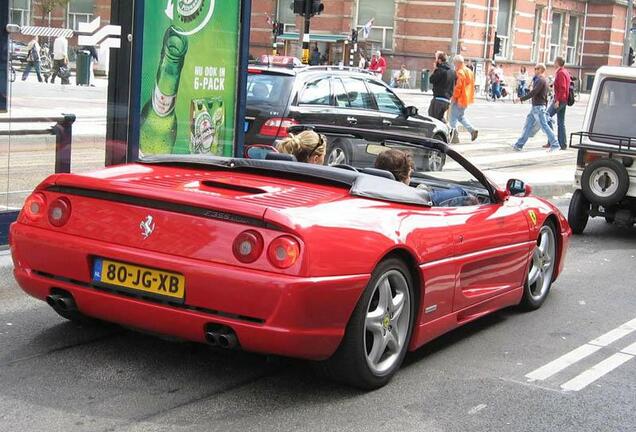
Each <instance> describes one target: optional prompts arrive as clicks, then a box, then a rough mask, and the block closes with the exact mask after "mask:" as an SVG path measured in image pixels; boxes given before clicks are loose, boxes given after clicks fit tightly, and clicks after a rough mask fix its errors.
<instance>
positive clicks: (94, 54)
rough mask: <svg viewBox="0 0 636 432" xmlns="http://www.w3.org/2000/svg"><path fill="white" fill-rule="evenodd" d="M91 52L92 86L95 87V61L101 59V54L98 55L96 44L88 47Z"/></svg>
mask: <svg viewBox="0 0 636 432" xmlns="http://www.w3.org/2000/svg"><path fill="white" fill-rule="evenodd" d="M87 49H88V51H89V52H90V56H91V57H90V60H89V61H90V74H91V75H90V81H89V82H90V86H91V87H95V63H97V62H98V61H99V56H98V55H97V49H95V46H94V45H91V46H88V47H87Z"/></svg>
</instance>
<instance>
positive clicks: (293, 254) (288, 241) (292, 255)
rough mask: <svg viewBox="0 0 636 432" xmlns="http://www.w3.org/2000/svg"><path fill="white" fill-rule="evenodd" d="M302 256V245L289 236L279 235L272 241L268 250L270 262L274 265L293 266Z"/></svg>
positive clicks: (281, 266) (281, 267) (283, 267)
mask: <svg viewBox="0 0 636 432" xmlns="http://www.w3.org/2000/svg"><path fill="white" fill-rule="evenodd" d="M299 256H300V245H299V244H298V242H297V241H296V240H295V239H294V238H292V237H289V236H282V237H278V238H277V239H275V240H274V241H272V242H271V243H270V245H269V249H268V250H267V257H268V258H269V262H271V263H272V265H273V266H274V267H278V268H280V269H286V268H289V267H291V266H293V265H294V264H295V263H296V261H298V257H299Z"/></svg>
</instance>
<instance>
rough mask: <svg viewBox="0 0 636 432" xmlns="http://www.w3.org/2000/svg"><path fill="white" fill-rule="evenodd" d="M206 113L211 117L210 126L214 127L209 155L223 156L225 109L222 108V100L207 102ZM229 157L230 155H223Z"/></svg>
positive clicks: (214, 99)
mask: <svg viewBox="0 0 636 432" xmlns="http://www.w3.org/2000/svg"><path fill="white" fill-rule="evenodd" d="M207 105H208V111H209V112H210V115H211V116H212V125H213V127H214V139H213V140H212V149H211V153H212V154H215V155H218V156H223V155H224V154H225V152H224V148H223V144H224V136H223V135H224V132H225V109H224V108H223V99H221V98H212V99H208V100H207ZM225 156H231V155H225Z"/></svg>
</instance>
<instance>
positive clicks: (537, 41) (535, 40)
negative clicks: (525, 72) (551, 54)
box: [532, 7, 543, 63]
mask: <svg viewBox="0 0 636 432" xmlns="http://www.w3.org/2000/svg"><path fill="white" fill-rule="evenodd" d="M542 16H543V8H542V7H537V8H536V9H535V10H534V30H533V33H532V61H533V62H535V63H538V62H539V52H540V51H541V17H542Z"/></svg>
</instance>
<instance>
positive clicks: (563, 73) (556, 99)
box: [545, 57, 572, 150]
mask: <svg viewBox="0 0 636 432" xmlns="http://www.w3.org/2000/svg"><path fill="white" fill-rule="evenodd" d="M554 67H556V72H555V74H554V86H553V87H554V92H553V93H554V96H553V99H552V102H551V103H550V106H549V107H548V123H549V125H550V127H551V128H552V129H554V127H553V124H554V120H553V118H554V115H555V114H556V116H557V136H558V138H559V145H560V146H561V149H562V150H565V149H567V148H568V137H567V132H566V130H565V110H566V108H567V106H568V98H569V96H570V83H571V82H572V77H571V75H570V72H568V70H567V69H566V68H565V60H564V59H563V57H557V58H556V60H555V61H554ZM549 145H550V144H549V143H548V144H546V145H545V147H549Z"/></svg>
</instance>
